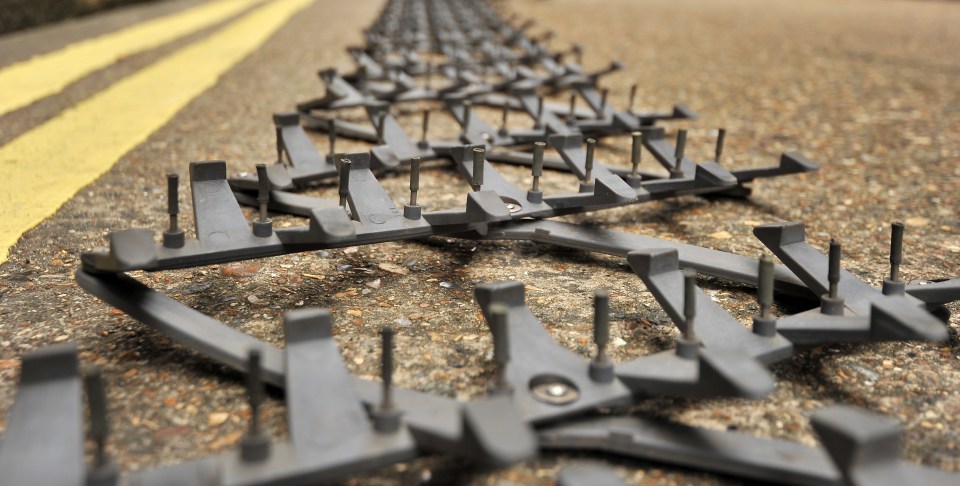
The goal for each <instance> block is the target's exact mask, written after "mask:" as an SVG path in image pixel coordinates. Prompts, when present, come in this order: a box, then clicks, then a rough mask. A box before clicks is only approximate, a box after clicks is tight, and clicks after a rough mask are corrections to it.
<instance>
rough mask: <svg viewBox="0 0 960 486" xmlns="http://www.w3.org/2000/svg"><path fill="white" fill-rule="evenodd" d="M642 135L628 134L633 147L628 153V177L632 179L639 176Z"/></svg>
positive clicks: (637, 133)
mask: <svg viewBox="0 0 960 486" xmlns="http://www.w3.org/2000/svg"><path fill="white" fill-rule="evenodd" d="M642 137H643V134H642V133H640V132H633V133H631V134H630V138H632V139H633V146H632V147H631V151H630V175H632V176H634V177H639V176H640V155H641V153H642V149H643V139H642Z"/></svg>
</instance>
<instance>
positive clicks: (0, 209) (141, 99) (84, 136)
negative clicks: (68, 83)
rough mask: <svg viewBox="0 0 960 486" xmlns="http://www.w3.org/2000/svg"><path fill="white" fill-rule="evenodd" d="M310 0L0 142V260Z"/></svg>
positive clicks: (259, 13)
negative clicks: (4, 141) (2, 143)
mask: <svg viewBox="0 0 960 486" xmlns="http://www.w3.org/2000/svg"><path fill="white" fill-rule="evenodd" d="M312 2H313V0H274V1H273V2H270V3H268V4H266V5H264V6H262V7H258V8H257V9H255V10H253V11H251V12H250V13H248V14H246V15H244V16H243V17H241V18H240V19H238V20H236V21H234V22H232V23H230V24H228V25H227V26H226V27H224V28H223V29H221V30H219V31H217V32H214V33H212V34H211V35H210V36H209V37H207V38H205V39H202V40H199V41H197V42H196V43H194V44H191V45H189V46H187V47H185V48H183V49H181V50H179V51H177V52H175V53H173V54H171V55H169V56H167V57H165V58H163V59H161V60H160V61H157V62H156V63H155V64H153V65H151V66H148V67H146V68H144V69H142V70H141V71H138V72H136V73H134V74H131V75H130V76H128V77H126V78H123V79H122V80H120V81H118V82H117V83H115V84H114V85H112V86H110V87H109V88H107V89H106V90H104V91H102V92H100V93H98V94H96V95H94V96H92V97H91V98H89V99H87V100H85V101H83V102H81V103H79V104H78V105H76V106H74V107H73V108H70V109H68V110H66V111H64V112H63V113H61V114H59V115H57V116H56V117H55V118H53V119H51V120H49V121H47V122H46V123H44V124H42V125H40V126H38V127H36V128H34V129H33V130H30V131H29V132H26V133H24V134H23V135H20V136H19V137H17V138H16V139H14V140H13V141H11V142H10V143H9V144H7V145H6V146H4V147H2V148H0V178H2V180H3V185H4V190H3V191H0V263H3V262H5V261H6V260H7V254H8V252H9V250H10V247H11V246H13V245H14V244H15V243H16V242H17V240H18V239H19V238H20V236H21V235H22V234H23V233H25V232H26V231H27V230H29V229H30V228H32V227H34V226H36V225H37V224H39V223H40V222H41V221H43V220H44V219H45V218H47V217H48V216H50V215H52V214H53V213H54V212H56V210H57V209H58V208H59V207H60V206H61V205H62V204H63V203H64V202H66V201H67V200H69V199H70V198H71V197H73V195H74V194H76V192H77V191H79V190H80V189H82V188H83V187H84V186H86V185H87V184H89V183H91V182H93V181H94V180H96V179H97V178H98V177H100V176H101V175H102V174H103V173H104V172H106V171H108V170H109V169H110V167H111V166H113V164H114V163H116V161H117V160H119V159H120V157H122V156H123V155H124V154H126V153H127V152H129V151H130V150H132V149H133V148H134V147H136V146H137V145H140V144H141V143H142V142H143V141H144V140H146V139H147V137H149V136H150V134H151V133H153V132H154V131H156V130H157V129H158V128H160V127H162V126H163V125H165V124H166V123H167V122H168V121H170V119H171V118H173V116H174V115H175V114H176V113H177V112H178V111H180V109H181V108H183V107H184V106H186V105H187V103H189V102H190V100H192V99H193V98H195V97H197V96H198V95H200V94H201V93H203V92H204V91H206V90H207V89H208V88H210V87H212V86H214V85H215V84H216V83H217V80H218V78H219V77H220V76H221V75H222V74H223V73H225V72H226V71H227V70H229V69H230V68H231V67H232V66H233V65H234V64H236V63H237V62H239V61H240V60H241V59H243V58H244V57H246V56H247V55H248V54H250V53H251V52H253V51H254V50H255V49H256V48H257V47H259V46H260V45H261V44H262V43H263V42H265V41H266V40H267V39H268V38H269V37H270V36H271V35H272V34H273V33H274V32H275V31H276V30H277V29H279V28H280V27H281V26H283V25H284V24H285V23H286V22H287V20H288V19H289V18H290V17H291V16H292V15H293V14H294V13H296V12H298V11H299V10H301V9H303V8H305V7H306V6H307V5H309V4H311V3H312Z"/></svg>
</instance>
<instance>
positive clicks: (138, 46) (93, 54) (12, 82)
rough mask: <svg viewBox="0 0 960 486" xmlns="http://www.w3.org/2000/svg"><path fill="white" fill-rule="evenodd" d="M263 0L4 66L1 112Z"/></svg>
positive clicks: (200, 11)
mask: <svg viewBox="0 0 960 486" xmlns="http://www.w3.org/2000/svg"><path fill="white" fill-rule="evenodd" d="M260 1H262V0H219V1H216V2H213V3H209V4H204V5H201V6H199V7H194V8H191V9H189V10H185V11H183V12H178V13H175V14H171V15H167V16H164V17H160V18H157V19H153V20H148V21H146V22H143V23H140V24H137V25H136V26H134V27H130V28H126V29H123V30H120V31H117V32H112V33H109V34H105V35H102V36H100V37H95V38H93V39H86V40H83V41H80V42H76V43H73V44H70V45H68V46H66V47H64V48H63V49H59V50H56V51H53V52H50V53H47V54H42V55H39V56H36V57H33V58H30V59H28V60H26V61H23V62H19V63H16V64H12V65H10V66H7V67H5V68H3V69H2V70H0V115H3V114H4V113H8V112H10V111H13V110H16V109H17V108H21V107H24V106H27V105H29V104H30V103H33V102H34V101H37V100H39V99H41V98H45V97H47V96H50V95H52V94H56V93H59V92H60V91H61V90H62V89H63V88H65V87H66V86H67V85H69V84H70V83H72V82H74V81H76V80H78V79H80V78H82V77H84V76H86V75H87V74H90V73H92V72H93V71H96V70H98V69H101V68H104V67H106V66H109V65H111V64H113V63H114V62H116V61H117V59H119V58H122V57H124V56H129V55H131V54H136V53H138V52H143V51H146V50H149V49H153V48H154V47H157V46H160V45H163V44H166V43H167V42H170V41H172V40H174V39H177V38H179V37H182V36H185V35H187V34H190V33H192V32H196V31H198V30H200V29H203V28H206V27H209V26H211V25H214V24H216V23H218V22H222V21H223V20H226V19H227V18H228V17H230V16H232V15H236V14H237V13H239V12H241V11H243V10H245V9H247V8H249V7H250V6H251V5H253V4H254V3H257V2H260Z"/></svg>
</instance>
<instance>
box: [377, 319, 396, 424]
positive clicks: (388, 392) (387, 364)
mask: <svg viewBox="0 0 960 486" xmlns="http://www.w3.org/2000/svg"><path fill="white" fill-rule="evenodd" d="M380 337H381V338H382V346H381V349H380V352H381V358H380V378H381V379H382V380H383V401H381V402H380V409H381V410H393V389H392V388H393V328H392V327H390V326H386V327H384V328H383V330H382V331H380Z"/></svg>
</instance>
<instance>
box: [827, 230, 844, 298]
mask: <svg viewBox="0 0 960 486" xmlns="http://www.w3.org/2000/svg"><path fill="white" fill-rule="evenodd" d="M840 256H841V249H840V242H839V241H837V240H834V239H830V262H829V267H827V281H828V282H829V283H830V297H831V298H833V299H836V298H837V293H838V289H839V286H840Z"/></svg>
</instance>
